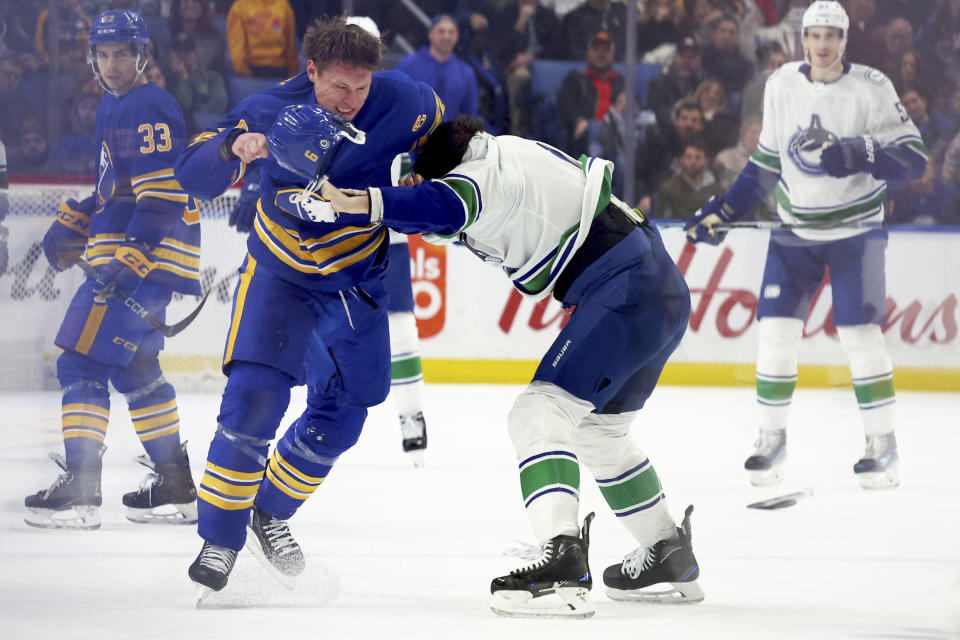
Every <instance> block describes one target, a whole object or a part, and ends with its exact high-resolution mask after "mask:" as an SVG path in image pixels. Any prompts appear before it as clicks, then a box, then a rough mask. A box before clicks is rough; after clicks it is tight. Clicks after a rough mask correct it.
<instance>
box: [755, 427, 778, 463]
mask: <svg viewBox="0 0 960 640" xmlns="http://www.w3.org/2000/svg"><path fill="white" fill-rule="evenodd" d="M753 446H754V447H755V448H756V450H757V451H756V453H755V454H754V455H758V456H764V457H766V458H771V457H773V456H774V454H776V452H777V450H779V449H780V448H781V447H782V446H783V431H764V430H763V429H760V433H759V435H757V441H756V442H754V443H753Z"/></svg>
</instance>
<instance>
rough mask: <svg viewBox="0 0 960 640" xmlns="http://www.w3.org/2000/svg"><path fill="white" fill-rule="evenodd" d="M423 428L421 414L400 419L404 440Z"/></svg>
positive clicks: (413, 436)
mask: <svg viewBox="0 0 960 640" xmlns="http://www.w3.org/2000/svg"><path fill="white" fill-rule="evenodd" d="M424 427H425V423H424V421H423V414H422V413H418V414H415V415H412V416H403V417H401V418H400V433H401V434H402V435H403V439H404V440H413V439H415V438H422V437H423V431H424ZM523 544H526V543H523Z"/></svg>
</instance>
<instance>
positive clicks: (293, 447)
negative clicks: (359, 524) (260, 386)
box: [256, 395, 367, 520]
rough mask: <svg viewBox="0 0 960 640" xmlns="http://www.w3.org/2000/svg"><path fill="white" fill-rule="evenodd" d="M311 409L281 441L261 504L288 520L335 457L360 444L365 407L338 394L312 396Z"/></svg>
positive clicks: (259, 499) (260, 496) (259, 496)
mask: <svg viewBox="0 0 960 640" xmlns="http://www.w3.org/2000/svg"><path fill="white" fill-rule="evenodd" d="M307 404H308V408H307V411H306V412H304V414H303V415H301V416H300V417H299V418H297V420H296V421H295V422H294V423H293V424H292V425H290V427H289V428H288V429H287V430H286V432H285V433H284V434H283V437H282V438H280V440H278V441H277V446H276V448H275V449H274V451H273V455H271V456H270V460H269V462H268V463H267V471H266V477H265V478H264V481H263V484H262V486H261V487H260V491H259V493H258V494H257V497H256V504H257V507H258V508H260V509H262V510H263V511H265V512H267V513H269V514H270V515H272V516H274V517H275V518H279V519H280V520H287V519H289V518H290V517H291V516H293V514H294V513H296V511H297V509H299V508H300V506H301V505H302V504H303V503H304V501H306V499H307V498H309V497H310V496H311V495H313V492H314V491H316V489H317V487H319V486H320V483H322V482H323V480H324V478H326V477H327V474H329V473H330V469H331V467H333V465H334V463H335V462H336V461H337V458H338V457H339V456H340V454H342V453H343V452H344V451H346V450H347V449H349V448H350V447H352V446H353V445H354V444H356V442H357V439H358V438H359V437H360V431H361V430H362V429H363V422H364V420H365V419H366V417H367V410H366V409H364V408H362V407H356V406H350V405H346V406H344V405H337V403H336V400H335V398H334V399H330V398H326V397H323V396H313V395H311V396H310V397H309V398H308V402H307Z"/></svg>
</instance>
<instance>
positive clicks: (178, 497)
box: [123, 442, 197, 524]
mask: <svg viewBox="0 0 960 640" xmlns="http://www.w3.org/2000/svg"><path fill="white" fill-rule="evenodd" d="M136 461H137V462H139V463H140V464H142V465H143V466H145V467H147V468H148V469H150V471H151V472H150V473H148V474H147V476H146V477H145V478H144V479H143V481H142V482H141V483H140V488H139V489H138V490H137V491H132V492H130V493H127V494H124V496H123V505H124V506H125V507H126V508H127V520H130V521H131V522H139V523H143V524H153V523H156V524H194V523H196V521H197V488H196V487H195V486H194V484H193V478H192V477H191V476H190V459H189V458H188V457H187V443H186V442H184V443H183V444H181V445H180V448H179V450H178V451H177V461H176V462H173V463H169V464H154V463H153V461H151V460H150V458H148V457H147V456H138V457H137V458H136Z"/></svg>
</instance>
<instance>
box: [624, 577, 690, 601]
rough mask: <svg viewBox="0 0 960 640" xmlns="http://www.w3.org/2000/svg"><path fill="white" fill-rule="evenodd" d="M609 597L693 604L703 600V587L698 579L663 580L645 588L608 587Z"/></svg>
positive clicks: (625, 599)
mask: <svg viewBox="0 0 960 640" xmlns="http://www.w3.org/2000/svg"><path fill="white" fill-rule="evenodd" d="M607 597H608V598H610V599H611V600H617V601H619V602H648V603H654V604H693V603H695V602H700V601H702V600H703V598H704V595H703V589H701V588H700V585H699V584H697V581H696V580H692V581H690V582H661V583H659V584H653V585H650V586H649V587H646V588H644V589H631V590H625V589H614V588H613V587H607Z"/></svg>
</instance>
